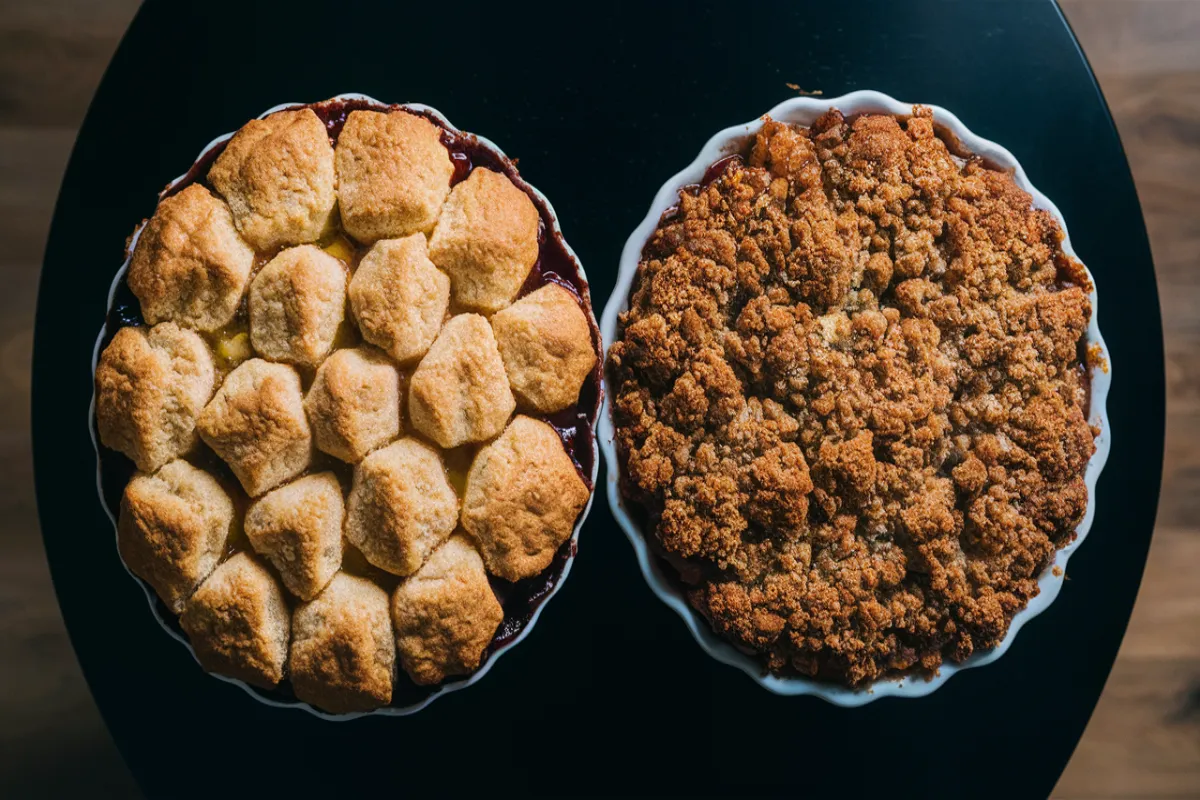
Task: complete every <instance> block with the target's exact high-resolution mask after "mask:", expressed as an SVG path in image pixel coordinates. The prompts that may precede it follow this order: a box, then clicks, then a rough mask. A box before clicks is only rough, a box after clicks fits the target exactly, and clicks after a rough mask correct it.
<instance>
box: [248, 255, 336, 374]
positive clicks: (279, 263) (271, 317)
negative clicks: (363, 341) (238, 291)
mask: <svg viewBox="0 0 1200 800" xmlns="http://www.w3.org/2000/svg"><path fill="white" fill-rule="evenodd" d="M347 280H348V276H347V274H346V268H345V266H343V265H342V262H341V261H339V260H337V259H336V258H334V257H333V256H331V255H329V254H328V253H325V252H323V251H322V250H320V249H319V248H317V247H314V246H313V245H311V244H306V245H301V246H299V247H289V248H288V249H286V250H284V251H283V252H281V253H280V254H279V255H277V256H275V257H274V258H272V259H271V260H270V261H269V262H267V264H266V266H264V267H263V268H262V269H261V270H259V272H258V274H257V275H255V276H254V281H253V282H251V284H250V303H249V306H250V309H249V310H250V343H251V344H252V345H253V346H254V349H255V350H256V351H257V352H258V354H259V355H261V356H262V357H263V358H269V359H271V360H272V361H284V362H287V363H289V364H300V365H304V366H310V367H315V366H316V365H318V364H320V363H321V361H322V360H324V358H325V356H327V355H329V351H330V350H332V349H333V342H334V339H335V338H336V337H337V333H338V326H340V325H341V324H342V320H343V319H344V318H345V313H346V283H347Z"/></svg>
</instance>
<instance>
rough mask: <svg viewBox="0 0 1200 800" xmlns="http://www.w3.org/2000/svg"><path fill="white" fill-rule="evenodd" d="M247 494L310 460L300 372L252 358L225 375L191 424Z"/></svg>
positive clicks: (270, 486) (272, 485) (290, 475)
mask: <svg viewBox="0 0 1200 800" xmlns="http://www.w3.org/2000/svg"><path fill="white" fill-rule="evenodd" d="M196 427H197V429H198V430H199V431H200V438H202V439H204V441H205V443H206V444H208V446H209V447H211V448H212V449H213V450H214V451H215V452H216V454H217V455H218V456H220V457H221V458H222V459H223V460H224V461H225V463H226V464H228V465H229V467H230V469H232V470H233V474H234V475H236V476H237V479H238V480H239V481H241V482H242V487H243V488H244V489H245V490H246V493H247V494H249V495H250V496H251V497H257V496H259V495H260V494H262V493H263V492H265V491H267V490H268V489H273V488H275V487H276V486H278V485H279V484H281V483H284V482H285V481H288V480H291V479H292V478H294V477H296V476H297V475H299V474H300V473H301V472H303V471H304V470H305V469H306V468H307V467H308V465H309V462H310V461H311V460H312V434H311V433H310V431H309V427H308V419H307V417H305V415H304V398H303V395H302V394H301V392H300V376H299V375H298V374H297V373H296V370H295V369H293V368H292V367H289V366H287V365H286V364H273V363H271V362H270V361H263V360H262V359H261V358H252V359H250V360H249V361H247V362H245V363H244V364H242V365H241V366H239V367H238V368H237V369H235V370H234V371H233V372H231V373H229V375H228V377H226V378H225V383H224V384H222V385H221V388H220V389H218V390H217V394H216V395H215V396H214V397H213V399H212V401H211V402H210V403H209V404H208V405H207V406H205V407H204V411H203V412H202V413H201V414H200V419H199V420H198V422H197V424H196Z"/></svg>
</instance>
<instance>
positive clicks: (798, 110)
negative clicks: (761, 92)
mask: <svg viewBox="0 0 1200 800" xmlns="http://www.w3.org/2000/svg"><path fill="white" fill-rule="evenodd" d="M922 105H925V106H926V107H928V108H930V109H932V111H933V118H934V121H935V123H937V124H938V125H940V126H944V128H946V129H947V130H948V131H949V132H950V133H951V134H953V135H954V136H955V137H957V138H958V140H959V142H961V143H962V145H963V146H964V147H965V148H966V149H967V150H969V151H971V152H972V153H975V154H978V155H981V156H983V157H985V158H987V159H988V160H990V161H991V162H993V163H994V164H995V165H998V166H999V167H1000V168H1002V169H1009V170H1011V171H1012V173H1013V178H1014V179H1015V180H1016V182H1017V185H1019V186H1020V187H1021V188H1022V189H1024V190H1025V191H1026V192H1028V193H1029V194H1030V195H1031V196H1032V197H1033V205H1034V207H1036V208H1041V209H1045V210H1046V211H1048V212H1050V213H1051V214H1052V215H1053V216H1054V218H1055V219H1056V220H1058V223H1059V225H1060V226H1061V227H1062V231H1063V242H1062V247H1063V251H1064V252H1066V253H1067V254H1068V255H1070V256H1072V257H1076V258H1077V256H1076V254H1075V251H1074V249H1073V248H1072V247H1071V239H1070V236H1069V234H1068V233H1067V224H1066V221H1065V220H1064V219H1063V217H1062V214H1061V213H1060V212H1059V210H1058V209H1057V208H1056V207H1055V205H1054V203H1052V202H1050V200H1049V198H1047V197H1046V196H1045V195H1044V194H1042V193H1041V192H1039V191H1038V190H1037V189H1036V188H1034V187H1033V185H1032V184H1031V183H1030V182H1029V178H1028V176H1026V174H1025V170H1024V169H1022V168H1021V165H1020V164H1019V163H1018V162H1017V159H1016V158H1015V157H1014V156H1013V154H1012V153H1010V152H1009V151H1008V150H1006V149H1005V148H1003V147H1001V146H1000V145H998V144H996V143H995V142H992V141H990V140H988V139H984V138H983V137H981V136H977V135H976V134H974V133H972V132H971V131H970V130H969V129H968V128H967V127H966V125H964V124H963V123H962V122H961V121H960V120H959V119H958V117H956V116H954V114H952V113H950V112H949V111H947V110H946V109H944V108H941V107H939V106H934V105H928V104H922ZM831 108H837V109H840V110H841V111H842V113H844V114H846V115H847V116H850V115H853V114H861V113H867V112H872V113H886V114H897V115H909V114H911V113H912V108H913V104H912V103H902V102H900V101H898V100H895V99H893V98H891V97H889V96H887V95H885V94H881V93H880V92H874V91H858V92H851V93H850V94H847V95H843V96H841V97H831V98H823V97H821V98H818V97H798V98H793V99H791V100H787V101H785V102H783V103H780V104H779V105H777V106H775V107H774V108H772V109H771V110H770V111H768V112H767V114H766V115H767V116H770V117H771V118H772V119H775V120H778V121H780V122H788V123H799V124H802V125H810V124H812V123H813V122H814V121H815V120H816V119H817V117H819V116H820V115H821V114H823V113H825V112H826V111H828V110H830V109H831ZM761 127H762V118H759V119H756V120H753V121H752V122H747V123H746V124H744V125H735V126H733V127H731V128H726V129H725V130H723V131H721V132H719V133H717V134H716V135H715V136H713V137H712V138H711V139H709V140H708V142H707V143H706V144H705V145H704V147H703V148H702V149H701V150H700V153H699V155H697V156H696V158H695V160H694V161H692V163H691V164H689V165H688V166H687V167H685V168H684V169H683V170H681V171H680V172H679V173H677V174H676V175H674V176H673V177H672V178H671V179H670V180H668V181H667V182H666V183H665V184H663V186H662V188H660V189H659V190H658V192H657V194H655V196H654V201H653V203H651V205H650V210H649V211H648V212H647V213H646V216H645V218H644V219H643V220H642V222H641V224H640V225H638V227H637V228H636V229H635V230H634V231H633V233H632V234H631V235H630V237H629V239H628V240H627V241H626V242H625V248H624V250H623V251H622V253H621V262H620V268H619V273H618V275H617V283H616V287H615V288H614V289H613V293H612V295H611V297H610V298H609V300H608V304H607V305H606V306H605V308H604V313H603V315H602V317H601V320H600V330H601V334H602V336H603V338H604V348H605V352H607V351H608V349H609V348H611V347H612V345H613V342H614V341H616V336H617V317H618V315H619V314H620V313H621V312H623V311H626V310H627V309H628V308H629V293H630V289H631V287H632V284H633V279H634V275H635V273H636V272H637V265H638V261H639V259H640V257H641V253H642V248H643V247H644V246H645V244H646V242H647V241H648V240H649V238H650V236H651V234H653V232H654V230H655V228H656V227H657V225H658V222H659V218H660V217H661V216H662V213H663V212H664V211H666V210H667V208H669V207H670V206H672V205H674V204H675V203H676V201H677V199H678V195H679V190H680V189H681V188H682V187H684V186H687V185H688V184H695V183H699V182H700V181H701V179H702V178H703V177H704V173H705V170H706V169H707V168H708V166H709V165H710V164H712V163H713V162H714V161H717V160H718V159H720V158H723V157H725V156H727V155H730V154H732V153H735V152H738V151H740V150H741V148H742V145H743V143H744V142H745V141H746V140H747V138H748V137H750V136H751V135H753V134H754V133H756V132H757V131H758V130H759V129H760V128H761ZM1088 277H1089V279H1090V278H1091V277H1092V276H1091V273H1090V272H1088ZM1092 286H1093V288H1092V291H1091V295H1090V298H1091V302H1092V318H1091V320H1090V322H1089V324H1088V329H1087V334H1086V336H1087V343H1088V345H1089V349H1090V352H1091V353H1092V354H1093V355H1095V356H1099V358H1093V359H1092V361H1093V362H1094V363H1095V364H1096V365H1099V366H1093V367H1092V369H1091V381H1092V385H1091V408H1090V409H1089V415H1088V420H1089V422H1090V423H1091V424H1092V425H1093V426H1098V427H1099V430H1100V434H1099V435H1098V436H1097V437H1096V452H1095V453H1094V454H1093V456H1092V458H1091V460H1090V461H1089V462H1088V464H1087V469H1086V472H1085V474H1084V481H1085V483H1086V484H1087V490H1088V504H1087V511H1086V513H1085V514H1084V518H1083V522H1081V523H1080V524H1079V527H1078V528H1077V529H1076V533H1077V536H1076V538H1075V540H1074V541H1073V542H1071V543H1070V544H1069V545H1067V546H1066V547H1064V548H1062V549H1061V550H1059V551H1058V552H1057V554H1056V555H1055V558H1054V561H1053V563H1052V564H1051V565H1050V566H1049V567H1047V568H1046V571H1045V572H1044V573H1043V574H1042V575H1041V577H1040V578H1039V579H1038V586H1039V588H1040V592H1039V593H1038V595H1037V597H1035V598H1033V600H1031V601H1030V603H1029V605H1028V606H1027V607H1026V608H1025V609H1023V610H1022V611H1021V612H1019V613H1018V614H1017V615H1016V616H1015V617H1014V618H1013V620H1012V624H1011V625H1010V626H1009V629H1008V633H1007V635H1006V636H1005V637H1004V640H1003V641H1002V642H1001V643H1000V645H999V646H997V647H996V648H994V649H993V650H989V651H986V652H980V653H976V654H974V655H973V656H971V657H970V658H968V659H967V660H966V661H964V662H962V663H961V664H951V663H947V664H944V665H943V666H942V667H941V669H940V670H939V671H938V673H937V674H936V675H934V676H933V677H932V678H930V679H925V678H924V677H920V676H905V677H901V678H896V679H890V680H883V681H877V682H875V683H873V684H870V685H869V686H867V687H864V688H861V689H849V688H846V687H843V686H838V685H835V684H830V683H824V682H819V681H815V680H811V679H808V678H803V677H780V676H775V675H769V674H764V672H763V668H762V666H761V664H760V663H759V662H758V661H757V660H755V659H754V658H753V657H751V656H749V655H747V654H745V653H743V652H741V651H740V650H738V649H736V648H735V647H734V646H733V645H731V644H730V643H729V642H727V641H726V640H724V639H722V638H720V637H719V636H717V635H716V634H715V633H714V632H713V630H712V628H711V627H710V626H709V623H708V621H707V620H705V619H704V617H703V616H702V615H701V614H700V613H699V612H697V611H696V610H694V609H693V608H692V607H691V606H690V605H689V604H688V602H687V599H686V598H685V597H684V596H683V593H682V592H681V591H680V590H679V589H678V588H677V587H676V585H675V584H674V583H673V582H672V581H671V580H669V579H668V578H667V576H666V575H664V574H663V572H662V569H661V566H660V564H659V560H658V559H657V558H655V557H654V555H653V554H652V552H651V550H650V548H649V546H648V544H647V542H646V534H647V532H646V531H643V530H641V528H640V526H639V524H638V523H637V522H636V521H635V519H634V517H633V515H632V514H631V513H630V511H629V509H628V508H627V507H626V503H625V499H624V498H623V497H622V495H621V491H620V488H619V481H620V477H621V464H620V461H619V459H618V458H617V453H616V448H615V446H614V442H613V438H614V433H613V421H612V406H611V402H610V399H609V398H611V397H612V396H613V395H612V392H613V387H612V386H610V385H609V384H608V380H609V379H608V375H607V372H606V374H605V400H604V408H603V410H602V412H601V415H600V426H599V431H600V437H599V441H600V449H601V451H602V452H603V453H604V458H605V462H606V463H607V465H608V479H607V491H608V500H609V505H610V506H611V507H612V511H613V515H614V516H615V517H616V519H617V523H618V524H619V525H620V526H621V528H622V529H623V530H624V531H625V534H626V536H628V537H629V541H630V542H631V543H632V544H633V548H634V551H635V552H636V554H637V559H638V565H639V566H640V568H641V571H642V575H643V577H644V578H645V579H646V582H647V583H648V584H649V585H650V588H651V589H652V590H653V591H654V593H655V594H656V595H658V597H659V599H660V600H662V601H663V602H664V603H666V604H667V605H668V606H670V607H671V608H672V609H673V610H674V611H675V613H677V614H678V615H679V616H680V617H681V618H682V619H683V621H684V623H685V624H686V625H687V627H688V630H690V631H691V632H692V636H694V637H695V639H696V641H697V642H698V643H699V645H700V647H701V648H702V649H703V650H704V651H705V652H706V653H708V654H709V655H710V656H712V657H713V658H715V659H716V660H718V661H720V662H722V663H725V664H729V665H730V666H734V667H737V668H738V669H740V670H742V671H743V672H745V673H746V674H747V675H748V676H750V678H751V679H753V680H754V681H755V682H757V683H758V684H759V685H760V686H762V687H763V688H765V689H767V690H769V691H771V692H774V693H776V694H781V695H814V696H816V697H820V698H821V699H823V700H827V701H828V702H830V703H833V704H835V705H839V706H860V705H863V704H865V703H869V702H871V701H872V700H875V699H878V698H880V697H922V696H924V695H927V694H929V693H931V692H933V691H934V690H936V689H937V688H938V687H940V686H941V685H942V684H944V683H945V682H946V681H947V680H949V679H950V677H951V676H952V675H954V674H956V673H958V672H959V671H961V670H964V669H969V668H971V667H980V666H983V665H984V664H990V663H991V662H993V661H995V660H996V659H998V658H1000V656H1002V655H1004V653H1005V651H1006V650H1007V649H1008V648H1009V646H1010V645H1011V644H1012V642H1013V640H1014V639H1015V638H1016V635H1017V632H1018V631H1019V630H1020V629H1021V626H1022V625H1024V624H1025V623H1026V622H1028V621H1029V620H1031V619H1033V618H1034V617H1036V616H1037V615H1038V614H1040V613H1042V612H1043V611H1045V610H1046V608H1047V607H1048V606H1049V605H1050V604H1051V603H1052V602H1054V599H1055V598H1056V597H1057V596H1058V592H1059V590H1060V589H1061V588H1062V582H1063V580H1064V578H1065V575H1066V567H1067V561H1068V559H1070V557H1071V554H1072V553H1073V552H1075V550H1076V549H1077V548H1078V547H1079V546H1080V545H1082V544H1083V541H1084V539H1085V538H1086V537H1087V533H1088V530H1089V529H1090V528H1091V526H1092V519H1093V518H1094V517H1095V514H1096V480H1097V479H1098V478H1099V476H1100V471H1101V470H1102V469H1103V468H1104V462H1105V461H1106V460H1107V458H1108V451H1109V448H1110V446H1111V441H1112V431H1111V428H1110V426H1109V421H1108V416H1107V414H1106V411H1105V400H1106V398H1107V395H1108V389H1109V385H1110V384H1111V382H1112V371H1111V360H1110V358H1109V353H1108V348H1107V347H1105V345H1104V339H1103V337H1102V336H1101V335H1100V328H1099V326H1098V324H1097V317H1098V314H1097V311H1098V306H1097V298H1096V290H1095V281H1094V280H1092ZM1056 568H1057V570H1058V574H1057V575H1056V574H1055V569H1056Z"/></svg>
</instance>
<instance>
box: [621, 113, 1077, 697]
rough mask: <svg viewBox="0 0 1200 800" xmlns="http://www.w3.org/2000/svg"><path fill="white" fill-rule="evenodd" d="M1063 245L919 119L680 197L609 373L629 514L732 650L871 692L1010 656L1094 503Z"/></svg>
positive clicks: (816, 130) (853, 127)
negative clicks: (1008, 648)
mask: <svg viewBox="0 0 1200 800" xmlns="http://www.w3.org/2000/svg"><path fill="white" fill-rule="evenodd" d="M1061 240H1062V232H1061V230H1060V229H1059V226H1058V225H1057V223H1056V222H1055V221H1054V219H1053V218H1052V217H1051V215H1050V214H1048V213H1047V212H1045V211H1040V210H1036V209H1034V208H1033V207H1032V205H1031V200H1030V197H1029V196H1028V195H1027V194H1026V193H1025V192H1023V191H1022V190H1021V189H1020V188H1019V187H1017V186H1016V184H1015V183H1014V182H1013V180H1012V178H1011V176H1009V175H1007V174H1005V173H1001V172H997V171H994V170H990V169H988V168H986V166H985V165H984V164H982V163H981V162H979V161H978V160H974V159H967V160H965V161H964V160H963V159H958V158H955V157H954V156H952V154H951V153H950V152H949V151H948V150H947V147H946V145H945V144H944V143H943V142H942V140H941V139H939V138H938V136H937V135H936V133H935V130H934V127H933V124H932V118H931V115H930V114H929V113H928V111H927V110H924V109H919V108H918V109H916V110H915V112H914V116H912V117H911V118H908V119H906V120H899V119H896V118H893V117H890V116H863V117H859V118H857V119H854V120H850V121H848V120H846V119H843V118H842V116H841V115H840V114H839V113H837V112H836V111H834V112H830V113H828V114H826V115H825V116H823V117H822V118H821V119H819V120H818V121H817V122H816V123H814V125H813V126H812V128H811V129H804V128H800V127H797V126H788V125H784V124H781V123H778V122H775V121H771V120H768V121H766V123H765V124H764V126H763V128H762V130H761V132H760V133H759V134H757V135H756V137H755V139H754V141H753V143H752V146H751V149H750V150H749V152H748V155H747V156H746V157H745V160H744V161H741V162H734V163H733V164H731V165H730V166H729V167H728V168H727V169H726V170H725V171H724V173H723V174H722V175H721V176H720V177H719V178H717V179H716V180H714V181H713V182H711V183H710V184H708V185H707V186H703V187H700V188H698V189H696V190H694V191H691V192H685V193H683V194H682V195H681V197H680V203H679V206H678V207H677V209H675V210H674V211H673V212H669V213H668V214H667V215H665V216H664V219H663V220H662V221H661V222H660V224H659V227H658V229H657V230H656V231H655V233H654V234H653V236H652V237H651V239H650V241H649V243H648V244H647V246H646V248H645V250H644V252H643V257H642V261H641V263H640V264H639V268H638V276H637V278H636V280H635V283H634V290H633V293H632V296H631V298H630V310H629V311H628V312H627V313H626V314H624V315H623V316H622V319H621V324H620V333H619V336H618V339H619V340H618V342H617V343H616V344H615V345H614V346H613V348H612V349H611V352H610V370H611V375H612V377H613V380H614V386H615V387H616V391H615V396H614V398H613V404H614V416H615V423H616V429H617V431H616V441H617V445H618V451H619V453H620V457H621V459H622V462H623V465H624V476H623V477H624V485H623V491H624V492H625V493H626V494H627V495H628V496H630V497H631V498H633V499H634V500H635V501H636V502H637V503H638V504H640V505H641V506H642V507H644V508H645V510H646V512H647V515H648V517H649V522H650V528H652V529H653V539H654V541H655V542H656V544H657V546H658V547H659V548H660V550H661V552H662V553H663V554H664V555H665V556H666V558H667V559H668V561H670V562H671V563H672V564H673V565H674V566H676V567H677V569H678V570H679V572H680V576H681V578H682V579H683V581H684V582H685V584H687V588H688V594H689V599H690V601H691V603H692V604H693V606H695V607H696V608H697V609H698V610H699V611H700V612H701V613H702V614H704V615H705V616H706V617H707V618H708V619H709V620H710V622H711V623H712V625H713V627H714V629H715V630H716V631H718V632H719V633H720V634H722V635H723V636H725V637H727V638H728V639H730V640H731V641H732V642H733V643H734V644H735V645H737V646H738V647H740V648H742V649H744V650H749V651H753V652H756V653H758V654H760V655H761V657H762V658H763V660H764V662H765V664H766V666H767V668H768V669H770V670H771V671H773V672H777V673H800V674H804V675H809V676H817V677H820V678H824V679H829V680H835V681H838V682H842V683H847V684H850V685H861V684H865V683H867V682H869V681H872V680H875V679H878V678H880V677H883V676H886V675H889V674H895V673H899V672H904V671H908V670H918V671H926V672H932V671H934V670H936V669H937V667H938V666H939V665H940V664H941V663H942V662H943V660H944V659H949V660H952V661H956V662H957V661H962V660H964V659H965V658H967V657H968V656H970V655H971V654H972V653H973V652H976V651H977V650H981V649H988V648H992V647H994V646H995V645H997V644H998V643H999V642H1000V641H1001V640H1002V638H1003V637H1004V635H1005V633H1006V632H1007V630H1008V627H1009V623H1010V621H1011V619H1012V617H1013V615H1014V614H1015V613H1016V612H1017V611H1019V610H1020V609H1022V608H1023V607H1024V606H1025V605H1026V604H1027V603H1028V602H1029V600H1030V598H1032V597H1033V596H1034V595H1036V594H1037V592H1038V586H1037V578H1038V576H1039V574H1040V573H1041V572H1042V571H1043V570H1044V569H1045V568H1046V567H1047V565H1048V564H1049V563H1050V561H1051V560H1052V559H1053V557H1054V553H1055V551H1056V550H1057V549H1058V548H1060V547H1062V546H1063V545H1065V544H1066V543H1068V542H1069V541H1071V540H1072V538H1073V537H1074V535H1075V534H1074V531H1075V527H1076V525H1077V524H1078V523H1079V521H1080V520H1081V519H1082V517H1083V514H1084V511H1085V509H1086V504H1087V491H1086V488H1085V486H1084V482H1083V473H1084V468H1085V466H1086V464H1087V461H1088V459H1089V458H1090V457H1091V455H1092V452H1093V450H1094V445H1093V431H1092V430H1091V429H1090V427H1089V426H1088V423H1087V420H1086V418H1085V414H1086V409H1087V392H1088V387H1087V382H1086V378H1085V375H1084V372H1083V369H1082V368H1081V363H1080V357H1079V352H1080V350H1079V347H1080V342H1081V340H1082V337H1083V336H1084V332H1085V329H1086V326H1087V322H1088V319H1089V317H1090V314H1091V308H1090V304H1089V300H1088V295H1087V291H1088V288H1089V287H1088V285H1087V281H1086V275H1085V274H1084V273H1083V270H1082V268H1081V267H1080V266H1079V265H1078V264H1077V263H1076V262H1073V261H1072V260H1070V259H1069V258H1068V257H1066V256H1065V255H1064V254H1063V252H1062V249H1061V246H1060V243H1061Z"/></svg>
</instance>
